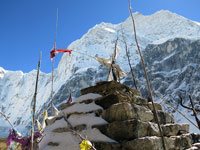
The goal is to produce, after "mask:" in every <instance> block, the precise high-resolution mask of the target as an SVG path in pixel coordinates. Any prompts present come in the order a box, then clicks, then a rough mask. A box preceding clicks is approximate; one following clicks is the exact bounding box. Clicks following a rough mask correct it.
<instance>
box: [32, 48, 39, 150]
mask: <svg viewBox="0 0 200 150" xmlns="http://www.w3.org/2000/svg"><path fill="white" fill-rule="evenodd" d="M41 57H42V52H40V60H39V62H38V69H37V76H36V84H35V93H34V103H33V112H32V113H33V117H32V130H31V150H34V149H33V144H34V127H35V110H36V96H37V88H38V79H39V73H40V63H41Z"/></svg>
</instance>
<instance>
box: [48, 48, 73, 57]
mask: <svg viewBox="0 0 200 150" xmlns="http://www.w3.org/2000/svg"><path fill="white" fill-rule="evenodd" d="M66 52H68V53H69V56H70V55H71V53H72V50H68V49H57V50H56V49H55V48H53V49H52V50H51V52H50V54H51V59H53V58H54V57H55V56H56V53H66Z"/></svg>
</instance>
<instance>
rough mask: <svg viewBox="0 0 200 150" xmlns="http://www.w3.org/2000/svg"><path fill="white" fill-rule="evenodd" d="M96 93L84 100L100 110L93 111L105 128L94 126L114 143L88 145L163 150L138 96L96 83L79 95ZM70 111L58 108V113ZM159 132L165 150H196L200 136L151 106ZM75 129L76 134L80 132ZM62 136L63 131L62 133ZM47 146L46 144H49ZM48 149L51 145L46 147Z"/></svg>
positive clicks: (144, 101)
mask: <svg viewBox="0 0 200 150" xmlns="http://www.w3.org/2000/svg"><path fill="white" fill-rule="evenodd" d="M88 93H96V94H100V95H102V97H99V98H96V99H88V100H85V101H84V103H85V104H89V103H95V104H96V105H98V106H101V107H102V108H103V109H101V110H98V111H95V112H94V113H95V115H96V116H97V117H102V118H103V119H104V120H106V121H107V122H108V123H107V124H102V125H94V126H92V128H96V129H98V130H99V131H100V132H101V133H102V134H104V135H106V136H107V137H109V138H111V139H113V140H115V141H116V142H102V141H101V142H99V141H92V140H91V142H92V143H93V144H94V146H95V148H96V149H97V150H163V147H162V141H161V137H160V133H159V129H158V126H157V124H156V122H155V119H154V115H153V113H152V109H153V108H152V104H151V102H149V101H148V100H147V99H144V98H142V97H141V93H140V92H139V91H137V90H135V89H132V88H130V87H128V86H126V85H123V84H120V83H118V82H114V81H111V82H106V81H103V82H98V83H97V84H96V86H92V87H89V88H85V89H83V90H81V94H82V95H85V94H88ZM67 107H70V106H69V105H66V104H63V105H61V110H64V109H66V108H67ZM155 107H156V110H157V112H158V117H159V121H160V124H161V127H162V130H163V134H164V138H165V144H166V148H167V150H198V149H200V144H199V143H198V142H199V140H200V135H199V134H197V133H189V124H175V123H174V118H173V116H172V115H171V114H169V113H167V112H164V111H162V106H161V105H160V104H158V103H155ZM85 127H86V126H85V125H82V126H78V128H75V129H76V130H78V131H80V130H84V128H85ZM63 132H65V131H63ZM66 132H67V131H66ZM49 142H50V141H49ZM48 145H51V142H50V144H48ZM52 146H55V145H52Z"/></svg>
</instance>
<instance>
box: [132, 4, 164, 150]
mask: <svg viewBox="0 0 200 150" xmlns="http://www.w3.org/2000/svg"><path fill="white" fill-rule="evenodd" d="M129 12H130V15H131V19H132V22H133V29H134V37H135V42H136V45H137V48H138V51H139V54H140V59H141V61H142V66H143V69H144V73H145V78H146V83H147V88H148V96H149V99H150V101H151V103H152V106H153V114H154V117H155V120H156V122H157V124H158V128H159V131H160V136H161V139H162V145H163V149H164V150H166V146H165V139H164V136H163V131H162V128H161V126H160V123H159V120H158V114H157V111H156V108H155V105H154V101H153V97H152V94H151V88H150V84H149V79H148V76H147V72H146V68H145V65H144V59H143V57H142V53H141V50H140V46H139V44H138V41H137V35H136V27H135V21H134V18H133V13H132V9H131V0H129Z"/></svg>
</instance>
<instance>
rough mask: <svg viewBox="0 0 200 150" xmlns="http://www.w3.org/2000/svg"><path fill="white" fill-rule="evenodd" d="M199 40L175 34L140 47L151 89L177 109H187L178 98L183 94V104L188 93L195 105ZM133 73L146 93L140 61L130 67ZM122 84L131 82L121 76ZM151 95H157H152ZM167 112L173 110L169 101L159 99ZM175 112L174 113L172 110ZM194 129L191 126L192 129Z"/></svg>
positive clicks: (197, 90)
mask: <svg viewBox="0 0 200 150" xmlns="http://www.w3.org/2000/svg"><path fill="white" fill-rule="evenodd" d="M199 52H200V40H192V39H191V40H188V39H183V38H175V39H171V40H168V41H166V42H164V43H162V44H160V45H153V44H150V45H148V46H147V47H146V48H145V50H144V51H143V56H144V60H145V65H146V67H147V72H148V75H149V80H150V84H151V87H152V89H153V91H154V92H155V93H157V94H159V95H162V97H163V98H165V99H167V101H168V102H170V103H171V104H173V105H174V106H175V107H176V108H177V109H179V110H181V111H183V112H185V115H186V116H188V117H189V118H191V119H192V120H193V119H194V118H193V117H191V116H190V113H189V112H188V111H187V110H185V109H183V108H182V107H181V106H180V98H179V96H182V97H183V100H184V104H185V105H186V106H190V107H191V104H190V102H189V95H191V96H192V99H193V102H194V104H195V107H196V108H199V96H200V95H199V90H200V87H199V84H197V83H198V82H199V79H200V77H199V75H200V72H199V67H200V66H199V63H200V62H199V60H200V53H199ZM134 70H135V73H136V76H137V77H138V79H139V80H140V81H142V82H143V83H144V84H141V83H138V86H139V87H140V91H141V92H142V93H143V95H145V96H147V89H146V87H145V85H146V84H145V83H146V80H145V79H144V71H143V68H142V65H141V63H139V64H138V65H136V67H135V68H134ZM124 83H125V84H127V85H132V81H131V78H130V77H129V78H126V79H125V82H124ZM155 99H157V100H158V101H159V99H158V97H156V96H155ZM160 101H161V100H160ZM162 104H163V106H164V107H165V109H166V110H167V111H168V112H174V113H176V112H175V111H174V110H172V109H171V108H170V107H169V105H167V104H165V103H164V102H163V103H162ZM176 115H178V114H177V113H176ZM179 119H181V116H176V121H180V120H179ZM194 131H195V130H194Z"/></svg>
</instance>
